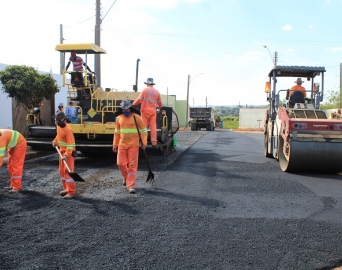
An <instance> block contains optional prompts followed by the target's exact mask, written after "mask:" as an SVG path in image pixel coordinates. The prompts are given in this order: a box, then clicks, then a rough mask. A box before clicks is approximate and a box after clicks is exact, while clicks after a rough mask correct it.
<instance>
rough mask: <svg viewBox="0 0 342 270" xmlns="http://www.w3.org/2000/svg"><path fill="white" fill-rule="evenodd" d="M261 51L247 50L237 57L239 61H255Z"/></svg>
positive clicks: (260, 54)
mask: <svg viewBox="0 0 342 270" xmlns="http://www.w3.org/2000/svg"><path fill="white" fill-rule="evenodd" d="M262 55H263V53H262V52H260V51H248V52H245V53H244V54H243V55H242V56H241V57H239V58H238V61H240V62H249V61H256V60H258V59H259V58H260V56H262Z"/></svg>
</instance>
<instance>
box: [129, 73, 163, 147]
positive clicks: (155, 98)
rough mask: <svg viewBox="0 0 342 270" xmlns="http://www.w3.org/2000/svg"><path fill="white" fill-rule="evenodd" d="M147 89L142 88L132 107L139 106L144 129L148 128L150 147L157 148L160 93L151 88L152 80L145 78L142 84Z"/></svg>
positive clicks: (160, 104) (160, 103)
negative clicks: (157, 110)
mask: <svg viewBox="0 0 342 270" xmlns="http://www.w3.org/2000/svg"><path fill="white" fill-rule="evenodd" d="M144 83H145V84H146V85H147V87H146V88H144V89H143V90H142V91H141V93H140V95H139V97H138V98H137V99H136V100H134V102H133V106H136V105H138V104H141V117H142V120H143V122H144V124H145V126H146V127H150V131H151V143H152V146H157V126H156V121H157V120H156V119H157V112H156V109H157V108H159V109H160V108H161V107H162V106H163V104H162V102H161V97H160V93H159V91H158V90H157V89H155V88H154V87H153V85H155V83H154V82H153V79H152V78H147V80H146V82H144Z"/></svg>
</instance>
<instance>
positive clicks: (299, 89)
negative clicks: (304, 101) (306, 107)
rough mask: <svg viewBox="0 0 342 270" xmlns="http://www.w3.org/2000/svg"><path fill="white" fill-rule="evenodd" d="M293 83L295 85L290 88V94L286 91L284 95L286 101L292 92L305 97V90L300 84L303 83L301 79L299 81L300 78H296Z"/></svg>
mask: <svg viewBox="0 0 342 270" xmlns="http://www.w3.org/2000/svg"><path fill="white" fill-rule="evenodd" d="M295 83H296V85H295V86H292V87H291V90H290V92H289V91H287V93H286V99H288V98H289V96H291V95H292V93H293V92H294V91H301V92H302V93H303V95H304V97H306V92H305V88H304V87H303V86H302V83H303V81H302V79H301V78H298V79H297V80H296V81H295Z"/></svg>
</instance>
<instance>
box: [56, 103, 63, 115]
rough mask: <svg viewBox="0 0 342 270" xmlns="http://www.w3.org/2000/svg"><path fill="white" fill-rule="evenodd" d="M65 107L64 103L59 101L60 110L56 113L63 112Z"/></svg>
mask: <svg viewBox="0 0 342 270" xmlns="http://www.w3.org/2000/svg"><path fill="white" fill-rule="evenodd" d="M63 109H64V105H63V103H59V105H58V110H57V111H56V114H57V113H59V112H62V111H63Z"/></svg>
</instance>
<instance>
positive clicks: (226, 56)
mask: <svg viewBox="0 0 342 270" xmlns="http://www.w3.org/2000/svg"><path fill="white" fill-rule="evenodd" d="M231 57H232V55H231V54H224V55H223V58H231Z"/></svg>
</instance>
